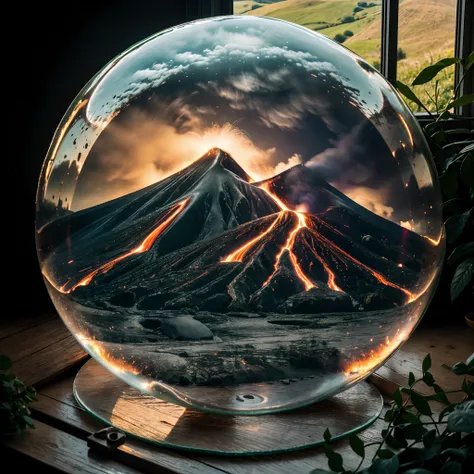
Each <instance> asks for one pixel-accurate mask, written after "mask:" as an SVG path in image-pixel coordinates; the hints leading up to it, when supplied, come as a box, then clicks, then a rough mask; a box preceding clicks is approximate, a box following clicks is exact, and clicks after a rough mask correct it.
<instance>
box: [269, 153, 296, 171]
mask: <svg viewBox="0 0 474 474" xmlns="http://www.w3.org/2000/svg"><path fill="white" fill-rule="evenodd" d="M301 163H302V161H301V155H300V154H298V153H295V154H294V155H293V156H290V157H289V158H288V160H286V161H281V162H280V163H278V164H277V165H276V166H275V169H274V173H275V174H280V173H283V171H286V170H287V169H290V168H293V166H297V165H300V164H301Z"/></svg>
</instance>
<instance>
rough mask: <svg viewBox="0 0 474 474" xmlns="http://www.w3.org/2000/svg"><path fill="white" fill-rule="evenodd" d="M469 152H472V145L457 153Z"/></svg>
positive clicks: (473, 147)
mask: <svg viewBox="0 0 474 474" xmlns="http://www.w3.org/2000/svg"><path fill="white" fill-rule="evenodd" d="M470 151H474V143H471V144H470V145H467V146H465V147H464V148H463V149H462V150H461V151H460V152H459V153H463V154H464V153H469V152H470Z"/></svg>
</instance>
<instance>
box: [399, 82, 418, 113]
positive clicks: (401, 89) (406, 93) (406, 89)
mask: <svg viewBox="0 0 474 474" xmlns="http://www.w3.org/2000/svg"><path fill="white" fill-rule="evenodd" d="M393 85H394V86H395V89H397V91H398V92H400V94H402V95H404V96H405V97H406V98H407V99H409V100H411V101H412V102H415V104H417V105H419V106H420V107H421V108H422V109H426V108H425V106H424V105H423V103H422V102H421V100H420V99H418V97H417V96H416V95H415V93H414V92H413V91H412V90H411V89H410V88H409V87H408V86H407V85H405V84H403V82H400V81H393Z"/></svg>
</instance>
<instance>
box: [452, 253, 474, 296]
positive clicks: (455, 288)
mask: <svg viewBox="0 0 474 474" xmlns="http://www.w3.org/2000/svg"><path fill="white" fill-rule="evenodd" d="M473 268H474V257H473V258H468V259H467V260H465V261H464V262H462V263H460V264H459V265H458V267H457V268H456V271H455V272H454V276H453V279H452V280H451V301H455V300H456V299H457V298H458V297H459V295H460V294H461V293H462V292H463V291H464V289H465V288H466V287H467V285H469V283H470V282H471V281H472V273H473Z"/></svg>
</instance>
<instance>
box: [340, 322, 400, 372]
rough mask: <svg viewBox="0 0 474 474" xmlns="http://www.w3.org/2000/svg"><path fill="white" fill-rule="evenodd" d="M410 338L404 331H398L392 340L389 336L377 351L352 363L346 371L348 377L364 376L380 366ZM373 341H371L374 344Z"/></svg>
mask: <svg viewBox="0 0 474 474" xmlns="http://www.w3.org/2000/svg"><path fill="white" fill-rule="evenodd" d="M407 337H408V334H407V333H406V332H404V331H400V329H398V330H397V332H396V336H395V337H394V338H393V339H390V338H389V337H388V336H387V337H386V338H385V341H384V342H383V343H381V344H379V346H378V347H377V348H376V349H372V350H370V353H369V354H368V355H365V356H363V357H362V358H361V359H359V360H356V361H352V362H351V363H350V364H349V365H348V367H347V368H346V369H345V370H344V374H345V375H346V376H354V375H356V374H359V375H364V374H366V373H368V372H370V371H371V370H373V369H375V368H376V367H377V366H379V365H380V364H381V363H382V362H383V361H384V360H385V359H386V358H387V357H388V356H389V355H391V354H392V352H393V351H394V350H395V349H396V348H397V347H398V346H399V345H400V344H401V343H402V342H403V341H405V339H406V338H407ZM372 341H373V339H370V342H372Z"/></svg>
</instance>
